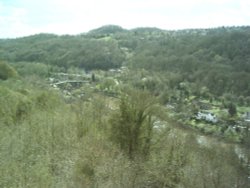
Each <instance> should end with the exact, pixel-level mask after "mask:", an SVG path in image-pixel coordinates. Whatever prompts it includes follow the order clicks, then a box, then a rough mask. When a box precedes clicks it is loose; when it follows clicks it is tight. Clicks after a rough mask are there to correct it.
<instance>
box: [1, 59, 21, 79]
mask: <svg viewBox="0 0 250 188" xmlns="http://www.w3.org/2000/svg"><path fill="white" fill-rule="evenodd" d="M16 76H17V72H16V71H15V69H14V68H13V67H11V66H10V65H8V64H7V63H5V62H3V61H0V79H1V80H7V79H8V78H12V77H16Z"/></svg>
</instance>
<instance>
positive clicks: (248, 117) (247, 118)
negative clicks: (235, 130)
mask: <svg viewBox="0 0 250 188" xmlns="http://www.w3.org/2000/svg"><path fill="white" fill-rule="evenodd" d="M244 120H245V121H246V122H250V112H246V113H245V115H244Z"/></svg>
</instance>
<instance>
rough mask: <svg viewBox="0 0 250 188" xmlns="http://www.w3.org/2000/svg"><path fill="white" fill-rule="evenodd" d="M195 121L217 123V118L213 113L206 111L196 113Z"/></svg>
mask: <svg viewBox="0 0 250 188" xmlns="http://www.w3.org/2000/svg"><path fill="white" fill-rule="evenodd" d="M195 119H197V120H205V121H207V122H210V123H217V122H218V119H217V117H216V116H215V115H214V114H213V113H211V112H206V111H201V112H198V113H197V115H196V116H195Z"/></svg>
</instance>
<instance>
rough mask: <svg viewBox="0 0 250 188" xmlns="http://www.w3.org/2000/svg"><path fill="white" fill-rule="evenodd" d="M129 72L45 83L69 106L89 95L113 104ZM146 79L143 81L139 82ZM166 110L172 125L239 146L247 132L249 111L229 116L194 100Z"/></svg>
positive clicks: (56, 76)
mask: <svg viewBox="0 0 250 188" xmlns="http://www.w3.org/2000/svg"><path fill="white" fill-rule="evenodd" d="M128 71H129V70H128V69H127V67H122V68H120V69H110V70H109V71H92V72H88V73H86V72H82V73H51V77H50V78H49V79H48V83H49V85H50V87H51V88H53V89H54V90H58V91H60V92H61V93H62V94H63V96H64V98H65V100H67V101H68V102H72V101H73V100H74V99H76V98H81V99H83V100H89V99H91V94H90V93H92V94H93V93H101V94H102V95H105V96H108V97H110V100H113V99H114V98H117V97H118V95H119V88H120V85H121V84H122V83H123V80H122V79H121V77H122V75H123V74H126V73H127V72H128ZM146 79H147V78H145V77H144V78H143V79H142V81H141V82H145V80H146ZM182 103H183V104H182ZM180 105H182V106H184V107H182V109H181V110H180V109H179V107H178V106H180ZM194 106H195V110H193V109H194ZM165 108H166V109H167V110H168V114H169V117H170V118H172V119H173V120H174V121H177V122H179V123H181V124H182V125H183V126H187V127H189V128H192V129H195V130H199V131H200V132H201V133H203V134H206V135H214V136H218V137H222V138H225V139H226V140H229V141H233V142H237V143H240V142H242V140H243V137H244V136H245V135H248V134H249V132H250V107H245V106H240V107H237V114H235V115H234V116H230V114H229V112H228V109H227V108H223V107H222V104H221V103H220V102H218V101H213V102H212V103H211V101H209V100H204V99H199V98H198V99H197V97H194V96H193V97H190V98H189V99H188V100H187V99H185V101H184V102H179V103H177V102H169V103H167V104H166V105H165ZM156 127H158V125H156Z"/></svg>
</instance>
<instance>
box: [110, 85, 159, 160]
mask: <svg viewBox="0 0 250 188" xmlns="http://www.w3.org/2000/svg"><path fill="white" fill-rule="evenodd" d="M155 108H156V100H155V98H153V97H152V96H151V95H150V94H149V93H148V92H146V91H139V90H129V91H126V94H124V95H123V96H122V98H121V100H120V108H119V111H118V112H117V113H116V114H114V115H113V117H112V118H111V121H110V122H111V139H112V140H113V141H114V142H115V143H116V144H118V145H119V147H120V149H121V150H123V151H124V153H125V154H127V155H128V156H129V158H130V159H134V158H135V157H136V156H138V155H141V156H147V155H148V154H149V152H150V146H151V139H152V130H153V117H152V116H153V114H154V113H155V112H156V110H155Z"/></svg>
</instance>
